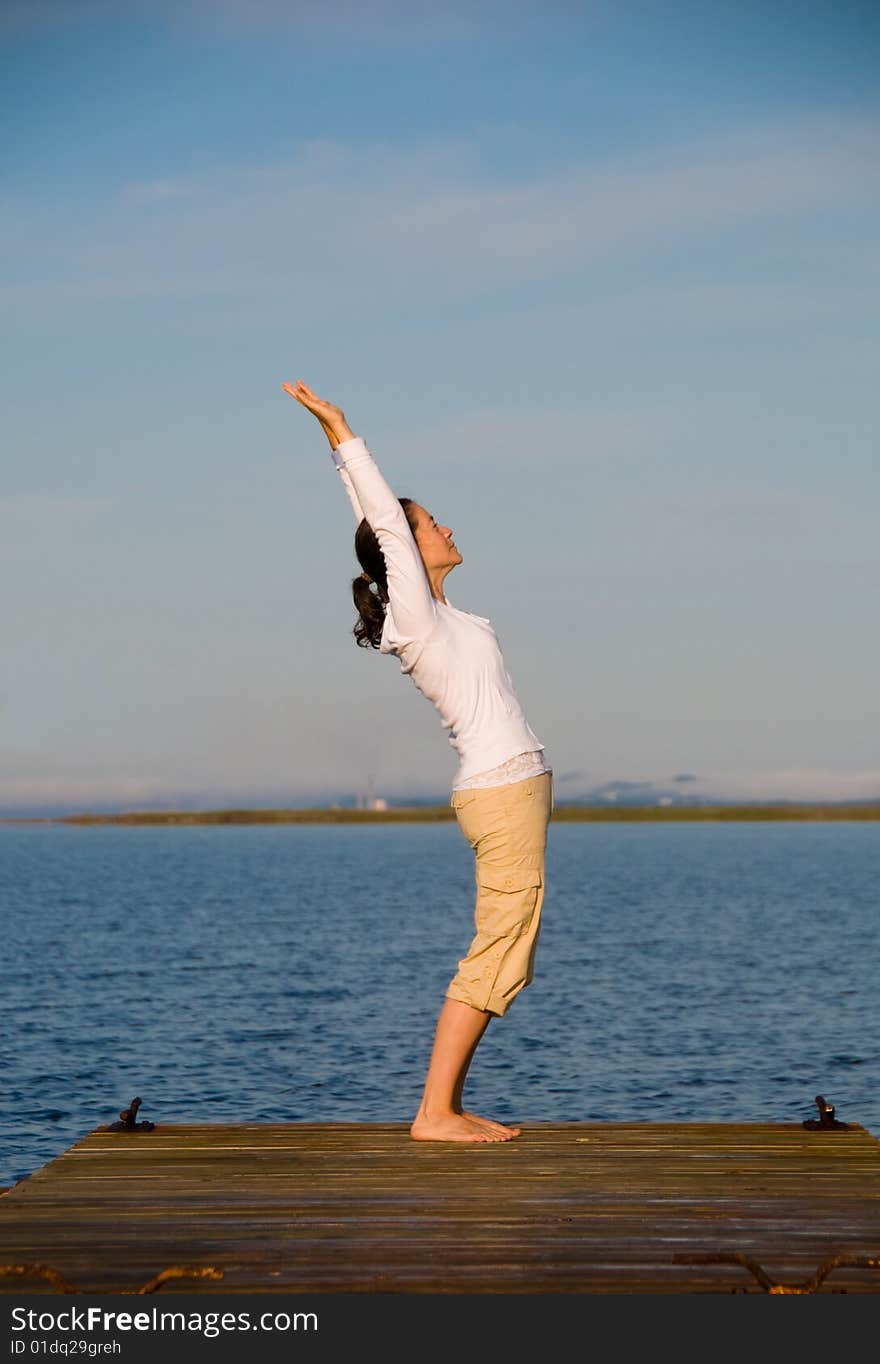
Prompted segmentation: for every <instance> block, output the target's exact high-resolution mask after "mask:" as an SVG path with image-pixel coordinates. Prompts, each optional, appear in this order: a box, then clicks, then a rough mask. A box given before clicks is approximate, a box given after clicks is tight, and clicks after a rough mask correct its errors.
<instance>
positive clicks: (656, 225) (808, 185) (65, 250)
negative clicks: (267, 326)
mask: <svg viewBox="0 0 880 1364" xmlns="http://www.w3.org/2000/svg"><path fill="white" fill-rule="evenodd" d="M877 131H878V130H877V127H876V125H875V124H873V123H872V122H871V121H869V120H865V119H861V118H855V117H853V118H850V119H847V118H840V119H820V118H816V119H812V120H806V121H803V122H800V123H796V124H777V125H773V126H767V127H764V128H752V129H749V130H745V131H740V132H738V133H735V134H734V133H731V134H729V135H726V136H718V137H716V138H715V139H713V140H712V141H705V140H704V141H701V142H698V143H692V144H690V145H688V146H683V145H678V146H675V147H667V148H666V149H665V151H658V152H655V153H653V154H652V155H650V156H645V155H642V156H640V157H629V158H625V159H624V158H618V159H617V160H610V159H604V160H597V161H594V162H591V163H587V164H583V163H577V164H572V165H570V166H567V167H565V168H563V169H561V170H554V172H553V173H551V174H549V175H544V174H541V173H540V172H533V173H532V174H531V175H530V176H527V177H526V178H525V179H523V178H520V179H518V180H516V181H513V180H507V181H505V180H503V179H499V178H498V177H497V176H496V177H494V178H492V177H491V176H490V175H488V174H487V173H486V171H485V168H484V167H483V166H482V165H481V158H480V150H479V147H478V146H477V145H475V144H474V143H472V142H469V141H467V140H451V141H446V142H440V141H437V140H434V141H431V142H428V143H427V144H425V145H422V146H419V147H417V148H412V147H407V148H402V149H401V148H395V147H391V146H388V145H387V144H383V143H377V144H374V145H373V146H372V147H369V146H368V147H353V146H351V147H349V146H345V145H342V144H340V143H337V142H332V141H325V140H315V141H310V142H307V143H305V144H303V145H302V146H301V147H300V148H299V149H298V151H297V153H296V155H295V156H293V157H291V158H290V159H289V160H286V161H284V162H282V163H275V164H271V165H266V166H262V167H258V168H254V167H253V166H250V165H241V166H239V165H231V166H225V167H218V168H216V169H214V170H212V171H210V172H206V173H204V174H201V175H197V176H192V177H187V178H176V177H162V178H159V179H156V180H150V181H138V182H133V183H131V184H129V185H127V186H124V187H123V188H122V189H120V191H119V192H118V193H117V194H115V195H114V196H112V197H111V198H108V199H107V200H106V201H105V202H104V203H103V204H97V203H95V202H93V201H90V202H89V203H88V205H86V206H84V205H82V204H77V203H74V202H72V203H70V204H67V205H62V204H60V203H58V202H54V201H53V202H52V203H51V204H47V203H38V202H27V201H15V202H10V203H8V204H7V206H6V207H7V213H6V220H7V223H8V226H7V228H6V234H7V238H6V240H7V251H6V254H7V258H10V259H12V258H13V257H14V258H15V259H16V261H17V267H18V268H17V277H16V281H15V282H13V283H11V285H10V288H11V290H12V296H13V297H15V296H18V297H20V298H26V297H29V296H31V295H35V296H37V297H39V296H40V295H44V296H49V297H52V298H56V299H57V298H59V297H64V296H68V297H72V298H76V299H80V298H84V297H86V298H97V299H100V298H105V299H126V298H137V297H141V296H145V295H146V296H156V297H162V296H174V297H176V296H181V297H183V296H190V297H192V296H199V295H204V294H211V295H217V296H221V297H222V296H239V297H240V296H248V297H259V298H260V299H261V300H263V301H264V300H265V299H266V297H267V296H268V297H274V298H276V299H283V300H285V302H287V303H289V301H290V300H291V299H295V300H296V303H297V307H298V308H299V309H300V311H301V312H302V311H308V310H309V309H313V308H317V307H320V306H321V302H322V299H323V298H324V297H325V296H326V290H327V287H328V283H329V282H330V281H332V284H333V288H334V290H336V291H338V290H342V291H343V292H344V293H345V295H346V296H347V297H349V298H350V299H351V301H352V305H355V304H359V303H363V302H365V301H369V300H376V299H378V298H381V300H382V303H383V306H384V307H386V308H387V307H388V306H394V305H395V304H397V303H401V302H403V301H404V300H406V301H407V303H408V304H411V303H412V302H414V301H416V300H418V301H425V300H431V299H436V300H439V301H455V300H459V301H465V300H469V301H473V300H474V299H475V298H479V297H483V296H486V295H487V294H490V295H491V294H492V293H493V292H496V291H498V290H506V289H509V288H511V287H514V288H519V287H521V286H523V285H525V284H529V283H534V282H538V281H552V280H559V279H564V278H565V277H566V276H567V275H568V274H570V273H571V272H572V271H574V272H576V276H577V278H578V279H579V280H581V281H582V280H583V278H584V277H589V273H590V271H594V270H596V269H597V268H598V267H599V266H601V265H602V264H603V263H605V262H608V261H611V260H615V259H618V258H625V256H626V253H628V252H632V251H634V250H637V249H640V248H643V247H647V246H651V247H652V249H655V248H656V249H659V248H661V247H662V246H663V244H664V243H666V242H670V241H675V242H676V243H677V244H678V245H680V243H681V241H682V240H687V239H688V238H693V239H700V238H701V237H706V236H712V235H713V234H717V233H719V232H724V231H726V230H728V229H731V228H735V227H739V226H742V225H748V224H754V223H771V222H774V221H786V220H789V219H792V220H793V219H796V218H797V217H798V215H802V214H805V213H806V214H809V213H812V212H815V211H817V210H821V211H822V212H823V213H824V212H837V211H840V210H842V209H845V208H846V207H847V206H849V207H856V206H858V205H859V204H864V203H866V202H868V201H869V198H870V195H871V193H872V185H873V184H874V183H875V179H876V166H877V159H878V158H877V150H876V148H877V145H878V138H877ZM62 211H63V212H64V216H65V221H66V223H67V231H66V234H65V241H64V243H63V245H59V243H58V241H57V234H56V233H55V224H56V222H57V217H58V213H59V212H62ZM96 224H100V228H99V229H98V230H96ZM22 241H26V242H28V243H29V248H28V252H27V253H23V252H22V249H21V243H22ZM13 248H14V249H13ZM31 248H36V252H35V253H34V257H33V258H34V259H35V260H39V261H40V262H41V265H40V266H39V267H38V266H36V265H35V266H33V267H31V269H30V270H28V269H27V266H26V256H27V255H29V254H30V252H31ZM10 253H11V254H10ZM46 261H48V262H50V266H49V269H48V270H47V269H46V268H45V264H44V263H45V262H46ZM23 266H24V269H22V267H23ZM28 275H29V278H28ZM20 279H23V280H24V282H23V283H19V282H18V281H19V280H20ZM597 279H598V277H597ZM778 288H779V286H777V290H778ZM777 301H778V299H777ZM783 301H785V300H783ZM679 302H681V299H680V300H679ZM718 302H719V300H718V299H717V297H716V298H714V299H712V298H711V297H710V298H708V299H707V298H702V299H701V298H699V297H696V296H693V298H692V306H696V307H698V308H699V309H701V310H705V308H706V307H707V306H711V305H712V304H713V303H715V304H717V303H718ZM721 302H722V303H724V304H725V305H727V304H730V303H731V298H730V296H725V298H724V299H723V300H721ZM764 302H765V305H766V302H767V301H766V299H765V301H764ZM772 303H773V300H772V299H771V300H770V304H771V306H772ZM737 306H738V307H739V308H743V307H746V308H748V306H749V304H748V301H747V300H746V301H743V300H740V301H739V304H738V305H737ZM789 306H795V307H796V306H797V301H796V300H789Z"/></svg>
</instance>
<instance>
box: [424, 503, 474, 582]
mask: <svg viewBox="0 0 880 1364" xmlns="http://www.w3.org/2000/svg"><path fill="white" fill-rule="evenodd" d="M416 515H417V521H416V528H415V530H414V531H413V534H414V536H415V540H416V544H417V545H418V547H419V553H420V554H421V556H422V562H423V563H424V565H425V568H427V569H428V570H429V571H430V570H431V569H434V568H454V567H455V565H456V564H460V563H461V562H462V556H461V554H459V552H458V549H457V548H456V545H455V541H454V540H453V538H452V531H451V530H450V528H449V526H440V525H438V524H437V522H436V521H435V520H434V518H433V516H432V515H431V513H430V512H429V511H426V510H425V508H424V507H422V506H418V505H417V507H416Z"/></svg>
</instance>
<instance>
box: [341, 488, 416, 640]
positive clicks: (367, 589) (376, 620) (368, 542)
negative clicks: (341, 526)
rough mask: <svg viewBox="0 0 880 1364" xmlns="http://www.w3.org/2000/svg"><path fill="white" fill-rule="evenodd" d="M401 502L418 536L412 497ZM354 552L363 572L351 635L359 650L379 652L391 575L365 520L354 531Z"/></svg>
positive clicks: (355, 587) (356, 586) (355, 592)
mask: <svg viewBox="0 0 880 1364" xmlns="http://www.w3.org/2000/svg"><path fill="white" fill-rule="evenodd" d="M399 501H400V505H401V506H402V507H403V510H404V512H405V513H406V519H407V521H408V522H409V528H410V530H411V531H412V532H413V534H415V528H416V518H415V515H414V513H413V512H412V511H411V508H413V507H415V505H416V504H415V503H414V502H413V500H412V498H411V497H401V498H400V499H399ZM354 552H355V554H356V555H357V559H358V562H359V564H360V565H361V568H362V569H363V573H359V574H358V576H357V577H356V578H355V579H354V580H353V581H352V584H351V595H352V600H353V601H354V604H355V608H356V610H357V613H358V619H357V621H356V622H355V626H354V629H353V630H352V634H353V635H354V637H355V640H356V641H357V644H358V645H359V647H360V648H362V649H378V647H379V643H380V641H381V639H382V627H383V626H384V624H385V608H386V606H387V605H388V572H387V569H386V566H385V555H384V554H383V553H382V549H381V546H380V544H379V540H378V538H377V536H376V532H375V531H374V530H373V528H372V526H371V525H370V523H369V522H368V521H367V519H366V517H364V519H363V521H361V523H360V525H359V526H358V528H357V530H356V531H355V536H354ZM374 589H375V590H374Z"/></svg>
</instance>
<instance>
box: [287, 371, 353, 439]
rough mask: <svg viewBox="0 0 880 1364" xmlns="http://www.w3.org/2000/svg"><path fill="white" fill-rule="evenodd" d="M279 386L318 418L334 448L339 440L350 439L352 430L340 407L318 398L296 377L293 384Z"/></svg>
mask: <svg viewBox="0 0 880 1364" xmlns="http://www.w3.org/2000/svg"><path fill="white" fill-rule="evenodd" d="M281 387H282V388H283V389H284V391H285V393H289V394H290V396H291V398H295V399H296V401H297V402H298V403H300V404H301V405H302V406H303V407H305V408H307V409H308V411H309V412H311V413H312V414H313V415H314V416H315V417H317V418H318V421H319V422H320V423H321V425H322V427H323V428H324V431H325V433H326V436H327V439H328V440H329V441H330V444H331V446H332V447H333V448H334V449H335V448H336V446H337V445H338V444H339V442H340V441H343V440H350V439H351V436H352V432H351V430H350V428H349V425H348V422H347V421H346V420H345V413H344V412H343V410H342V408H341V407H336V405H335V404H334V403H328V402H327V401H326V399H324V398H319V397H318V395H317V393H313V392H312V390H311V389H310V388H309V386H308V384H305V383H303V381H302V379H297V381H296V383H295V384H287V383H284V384H282V385H281Z"/></svg>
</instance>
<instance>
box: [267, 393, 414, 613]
mask: <svg viewBox="0 0 880 1364" xmlns="http://www.w3.org/2000/svg"><path fill="white" fill-rule="evenodd" d="M283 387H284V389H285V391H286V392H287V393H289V394H290V395H291V397H293V398H296V399H297V401H298V402H300V403H301V404H302V405H303V406H304V407H307V408H308V409H309V411H310V412H312V413H314V415H315V416H316V417H317V418H318V421H319V422H320V423H321V426H322V427H323V429H324V434H325V435H326V436H327V439H328V441H329V442H330V448H331V450H332V452H333V462H334V464H335V465H336V468H337V469H338V471H339V475H340V477H341V479H342V482H343V486H344V487H345V491H346V493H347V494H348V497H349V501H350V502H351V505H352V510H353V511H354V514H355V518H356V520H357V522H358V523H360V521H361V520H362V519H363V518H364V517H366V519H367V522H368V524H369V525H370V526H371V527H372V529H373V531H374V533H375V535H376V538H377V540H378V541H379V545H380V548H381V550H382V554H383V556H384V558H385V567H386V570H387V576H388V598H389V601H390V604H391V612H392V616H393V619H394V624H395V626H396V628H397V630H398V632H399V633H400V635H401V636H403V637H404V638H406V639H423V638H425V637H426V636H427V635H428V634H429V633H430V632H431V630H432V629H433V628H434V625H435V624H436V621H437V603H436V601H435V600H434V596H433V593H432V592H431V585H430V583H429V581H428V575H427V573H426V572H425V565H424V563H423V562H422V556H421V554H420V553H419V547H418V545H417V544H416V541H415V538H414V536H413V533H412V531H411V530H410V526H409V522H408V521H407V519H406V513H405V512H404V510H403V507H402V506H401V505H400V502H399V501H398V499H397V497H396V495H395V494H394V492H393V491H392V489H391V488H390V487H389V485H388V483H387V482H386V480H385V478H384V476H383V474H382V472H381V470H380V469H379V466H378V465H377V464H376V461H375V460H374V459H373V456H372V455H371V454H370V452H369V450H368V449H367V446H366V444H365V442H364V440H363V439H362V437H360V436H355V435H353V433H352V431H351V428H350V427H349V425H348V423H347V422H346V420H345V415H344V413H343V412H342V410H341V408H338V407H334V406H333V404H332V403H327V402H325V401H324V400H323V399H321V398H318V397H317V396H316V395H315V394H314V393H312V391H311V389H310V388H308V387H307V385H305V384H304V383H303V382H302V380H301V379H298V380H297V383H296V385H295V386H293V385H290V384H284V385H283Z"/></svg>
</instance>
